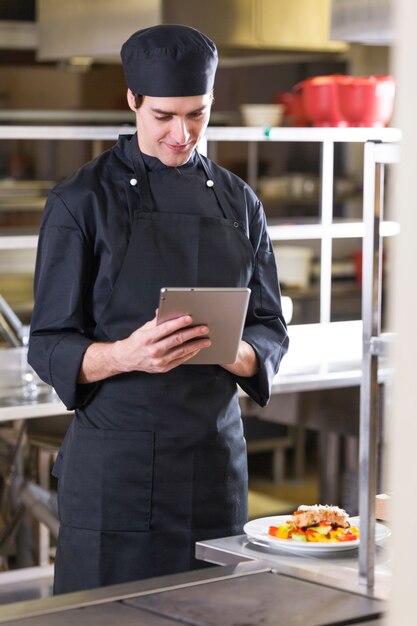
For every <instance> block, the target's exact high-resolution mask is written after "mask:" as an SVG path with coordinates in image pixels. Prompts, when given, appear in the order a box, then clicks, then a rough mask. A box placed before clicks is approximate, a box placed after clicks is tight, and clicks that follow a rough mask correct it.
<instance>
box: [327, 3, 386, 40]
mask: <svg viewBox="0 0 417 626" xmlns="http://www.w3.org/2000/svg"><path fill="white" fill-rule="evenodd" d="M330 33H331V37H332V38H333V39H337V40H340V41H347V42H350V43H362V44H368V45H378V46H382V45H392V44H394V43H395V33H394V17H393V0H332V6H331V28H330Z"/></svg>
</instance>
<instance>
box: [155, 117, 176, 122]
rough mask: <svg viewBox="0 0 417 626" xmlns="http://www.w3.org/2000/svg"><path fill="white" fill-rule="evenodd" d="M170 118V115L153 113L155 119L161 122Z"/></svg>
mask: <svg viewBox="0 0 417 626" xmlns="http://www.w3.org/2000/svg"><path fill="white" fill-rule="evenodd" d="M171 118H172V115H155V119H156V120H159V121H161V122H166V121H167V120H170V119H171Z"/></svg>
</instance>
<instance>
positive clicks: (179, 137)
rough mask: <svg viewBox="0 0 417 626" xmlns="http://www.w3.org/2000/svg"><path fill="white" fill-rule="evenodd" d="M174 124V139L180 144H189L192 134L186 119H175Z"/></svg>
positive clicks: (172, 131)
mask: <svg viewBox="0 0 417 626" xmlns="http://www.w3.org/2000/svg"><path fill="white" fill-rule="evenodd" d="M173 121H174V123H173V126H172V129H171V134H172V137H173V139H175V141H176V142H177V143H179V144H183V143H187V141H188V139H189V138H190V132H189V130H188V122H187V120H186V119H185V118H182V117H177V118H174V120H173Z"/></svg>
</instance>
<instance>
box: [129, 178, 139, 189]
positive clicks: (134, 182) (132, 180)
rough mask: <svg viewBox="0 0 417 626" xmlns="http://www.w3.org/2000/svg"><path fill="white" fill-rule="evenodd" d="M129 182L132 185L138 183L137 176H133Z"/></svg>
mask: <svg viewBox="0 0 417 626" xmlns="http://www.w3.org/2000/svg"><path fill="white" fill-rule="evenodd" d="M129 182H130V184H131V185H132V187H134V186H135V185H137V184H138V181H137V180H136V178H131V179H130V181H129Z"/></svg>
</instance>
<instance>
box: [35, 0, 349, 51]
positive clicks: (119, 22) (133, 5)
mask: <svg viewBox="0 0 417 626" xmlns="http://www.w3.org/2000/svg"><path fill="white" fill-rule="evenodd" d="M37 8H38V25H39V48H38V54H37V58H38V60H40V61H58V60H69V59H72V58H75V57H81V58H87V59H88V58H90V59H92V60H94V61H97V62H100V61H101V62H108V61H110V62H119V61H120V56H119V51H120V47H121V44H122V43H123V41H125V40H126V39H127V38H128V37H129V36H130V35H131V34H132V32H133V31H134V30H137V29H139V28H146V27H147V26H151V25H153V24H158V23H171V24H172V23H177V24H187V25H189V26H194V27H195V28H198V29H200V30H202V31H204V32H205V33H206V34H207V35H209V36H211V37H212V38H213V39H214V40H215V42H216V44H217V45H218V47H219V50H220V55H221V56H223V55H224V56H234V55H238V54H255V53H265V52H269V51H271V52H277V51H291V52H305V51H314V52H343V51H345V50H346V49H347V44H346V43H344V42H340V41H330V38H329V32H330V11H331V0H296V1H294V0H291V1H289V0H210V1H207V2H196V1H195V0H118V1H117V2H115V0H71V2H68V1H67V0H38V3H37Z"/></svg>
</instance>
